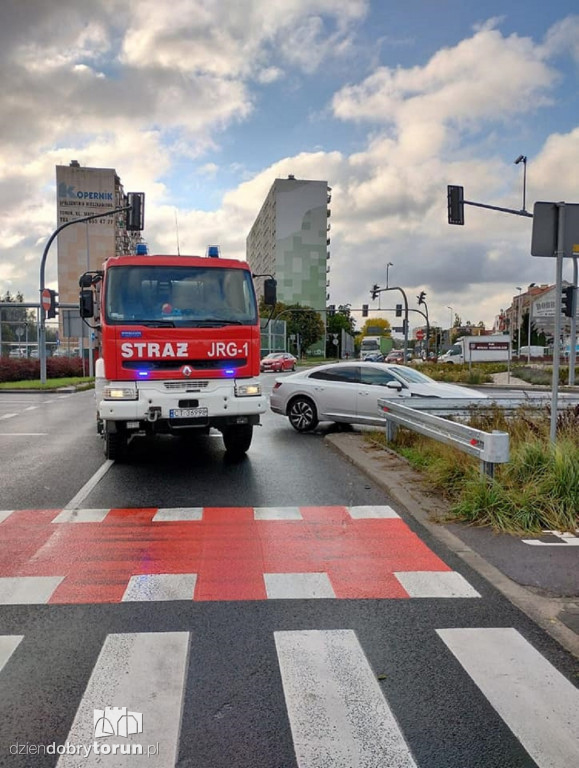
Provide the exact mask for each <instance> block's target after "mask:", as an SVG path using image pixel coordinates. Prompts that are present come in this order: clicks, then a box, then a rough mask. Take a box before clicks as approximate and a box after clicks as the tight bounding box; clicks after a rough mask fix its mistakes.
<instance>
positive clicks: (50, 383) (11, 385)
mask: <svg viewBox="0 0 579 768" xmlns="http://www.w3.org/2000/svg"><path fill="white" fill-rule="evenodd" d="M72 386H74V387H76V389H77V390H79V391H81V390H85V389H92V388H93V387H94V378H90V377H87V376H71V377H69V378H65V379H47V380H46V383H45V384H43V383H42V382H41V381H39V380H34V381H32V380H28V381H5V382H2V383H0V392H1V391H2V390H3V389H23V390H24V389H27V390H30V389H34V390H38V391H39V392H41V391H43V390H45V389H50V390H52V389H60V388H61V387H72Z"/></svg>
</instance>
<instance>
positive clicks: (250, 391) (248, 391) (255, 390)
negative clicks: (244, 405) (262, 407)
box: [235, 382, 261, 397]
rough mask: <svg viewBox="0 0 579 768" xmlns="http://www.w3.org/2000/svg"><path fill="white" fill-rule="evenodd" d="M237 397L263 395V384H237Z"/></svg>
mask: <svg viewBox="0 0 579 768" xmlns="http://www.w3.org/2000/svg"><path fill="white" fill-rule="evenodd" d="M235 395H236V397H256V396H259V395H261V384H258V383H257V382H254V383H252V384H240V383H239V382H236V384H235Z"/></svg>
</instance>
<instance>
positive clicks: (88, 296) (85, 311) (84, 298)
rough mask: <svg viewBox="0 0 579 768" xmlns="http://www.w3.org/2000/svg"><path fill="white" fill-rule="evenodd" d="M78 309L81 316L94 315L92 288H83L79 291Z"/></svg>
mask: <svg viewBox="0 0 579 768" xmlns="http://www.w3.org/2000/svg"><path fill="white" fill-rule="evenodd" d="M79 309H80V316H81V317H92V316H93V315H94V297H93V292H92V289H90V288H83V289H82V291H81V292H80V302H79Z"/></svg>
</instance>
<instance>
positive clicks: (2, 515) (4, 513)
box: [0, 509, 14, 523]
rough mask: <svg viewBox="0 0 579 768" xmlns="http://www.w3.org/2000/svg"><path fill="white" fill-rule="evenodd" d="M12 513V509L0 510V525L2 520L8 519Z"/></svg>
mask: <svg viewBox="0 0 579 768" xmlns="http://www.w3.org/2000/svg"><path fill="white" fill-rule="evenodd" d="M13 512H14V510H13V509H0V523H3V522H4V520H6V519H7V518H9V517H10V515H11V514H12V513H13Z"/></svg>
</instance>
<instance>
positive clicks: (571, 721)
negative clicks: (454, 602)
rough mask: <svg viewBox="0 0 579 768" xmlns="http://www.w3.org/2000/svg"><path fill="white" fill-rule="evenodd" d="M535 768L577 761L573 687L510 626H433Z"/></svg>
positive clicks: (578, 714) (577, 699)
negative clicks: (513, 735)
mask: <svg viewBox="0 0 579 768" xmlns="http://www.w3.org/2000/svg"><path fill="white" fill-rule="evenodd" d="M436 631H437V633H438V634H439V636H440V637H441V638H442V640H443V641H444V642H445V643H446V645H447V646H448V648H449V649H450V650H451V651H452V653H453V654H454V655H455V656H456V658H457V659H458V661H459V662H460V664H461V665H462V666H463V667H464V669H465V670H466V672H468V674H469V675H470V677H471V678H472V679H473V680H474V682H475V683H476V685H477V686H478V687H479V688H480V689H481V691H482V692H483V693H484V695H485V696H486V698H487V699H488V700H489V702H490V703H491V704H492V706H493V707H494V708H495V710H496V711H497V712H498V713H499V715H500V716H501V717H502V719H503V720H504V721H505V723H506V724H507V725H508V726H509V728H510V729H511V731H512V732H513V733H514V734H515V736H516V737H517V738H518V739H519V741H520V742H521V744H522V745H523V747H524V748H525V749H526V750H527V752H528V753H529V755H530V756H531V758H532V759H533V760H534V761H535V762H536V763H537V765H538V766H539V768H569V767H570V766H572V765H577V764H578V762H579V690H577V688H575V686H574V685H572V684H571V683H570V682H569V681H568V680H567V679H566V678H565V677H563V675H562V674H561V673H560V672H558V671H557V670H556V669H555V667H554V666H553V665H552V664H550V663H549V662H548V661H547V660H546V659H545V658H544V657H543V656H542V655H541V654H540V653H539V651H537V650H536V649H535V648H533V646H532V645H531V644H530V643H529V642H527V640H525V638H524V637H523V636H522V635H521V634H519V632H517V630H516V629H513V628H512V627H506V628H498V629H495V628H490V629H489V628H482V629H437V630H436Z"/></svg>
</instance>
